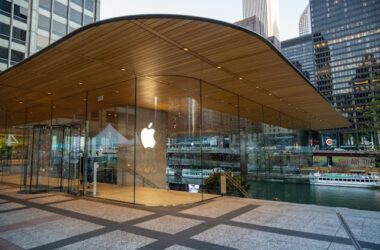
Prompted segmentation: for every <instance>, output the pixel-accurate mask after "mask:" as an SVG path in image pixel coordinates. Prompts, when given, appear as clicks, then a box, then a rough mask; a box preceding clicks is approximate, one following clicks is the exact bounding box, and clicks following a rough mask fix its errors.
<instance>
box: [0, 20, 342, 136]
mask: <svg viewBox="0 0 380 250" xmlns="http://www.w3.org/2000/svg"><path fill="white" fill-rule="evenodd" d="M135 76H137V77H138V78H144V77H148V78H150V79H153V80H154V78H157V77H158V78H160V80H165V78H167V80H168V81H170V79H172V76H185V77H187V78H189V79H201V80H202V81H204V82H206V83H209V84H211V85H213V86H216V87H219V88H221V89H224V90H227V91H229V92H230V93H235V94H237V95H239V96H241V97H244V98H245V99H247V100H252V101H254V102H256V103H258V104H262V105H264V106H266V107H268V108H271V109H274V110H277V111H279V112H281V113H282V114H285V115H287V116H290V117H293V118H296V119H299V120H301V121H303V122H304V124H311V128H312V129H325V128H337V127H347V126H349V123H348V121H347V120H346V119H345V118H343V117H342V116H341V115H340V114H339V113H338V112H337V111H336V110H335V109H334V108H333V107H332V106H331V105H330V104H329V103H328V102H327V101H326V99H325V98H324V97H323V96H322V95H321V94H320V93H319V92H318V91H317V90H316V89H315V88H314V87H313V86H312V85H311V84H310V83H309V82H308V80H307V79H306V78H305V77H304V76H303V75H302V74H301V73H300V72H299V71H298V70H297V69H296V68H295V67H294V66H293V65H291V64H290V63H289V61H287V60H286V59H285V58H284V56H283V55H282V54H281V53H280V52H279V51H278V50H277V49H276V48H274V47H273V46H272V45H271V44H270V43H269V42H268V41H267V40H266V39H264V38H262V37H261V36H259V35H258V34H256V33H253V32H250V31H248V30H245V29H243V28H240V27H237V26H235V25H232V24H228V23H224V22H220V21H216V20H210V19H205V18H197V17H190V16H177V15H143V16H126V17H120V18H114V19H109V20H104V21H101V22H97V23H93V24H91V25H88V26H86V27H83V28H81V29H79V30H77V31H75V32H73V33H71V34H69V35H68V36H66V37H65V38H63V39H61V40H59V41H57V42H56V43H54V44H52V45H50V46H49V47H47V48H45V49H43V50H42V51H40V52H38V53H36V54H35V55H33V56H31V57H29V58H28V59H26V60H25V61H23V62H22V63H19V64H18V65H16V66H14V67H12V68H10V69H8V70H6V71H4V72H3V73H1V74H0V87H1V88H0V108H1V109H2V110H7V111H8V112H11V113H16V112H23V110H25V107H33V106H36V105H44V104H46V105H49V104H50V103H52V102H53V103H54V102H55V101H58V100H60V99H62V98H65V97H69V96H75V95H77V94H79V93H83V92H84V91H86V90H94V89H97V88H99V87H101V86H104V85H112V84H116V83H122V82H127V81H130V80H131V79H134V78H135ZM169 76H170V77H169ZM79 82H83V83H85V84H84V85H83V86H81V88H78V83H79ZM174 84H175V83H174ZM48 92H49V95H48V94H47V93H48ZM50 93H52V94H50ZM247 110H248V109H247ZM247 112H248V111H247ZM273 123H276V122H273ZM305 128H306V127H305ZM309 128H310V127H309Z"/></svg>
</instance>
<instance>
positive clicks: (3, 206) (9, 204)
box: [0, 202, 25, 211]
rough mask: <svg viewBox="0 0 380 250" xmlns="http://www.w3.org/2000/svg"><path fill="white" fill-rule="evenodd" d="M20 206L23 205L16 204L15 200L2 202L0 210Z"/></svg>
mask: <svg viewBox="0 0 380 250" xmlns="http://www.w3.org/2000/svg"><path fill="white" fill-rule="evenodd" d="M21 207H25V206H24V205H21V204H18V203H15V202H9V203H3V204H0V211H5V210H9V209H15V208H21Z"/></svg>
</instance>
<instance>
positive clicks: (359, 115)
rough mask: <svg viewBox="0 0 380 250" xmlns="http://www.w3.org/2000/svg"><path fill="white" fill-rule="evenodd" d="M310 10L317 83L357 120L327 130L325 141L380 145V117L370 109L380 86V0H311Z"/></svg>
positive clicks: (354, 146)
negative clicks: (378, 126) (370, 113)
mask: <svg viewBox="0 0 380 250" xmlns="http://www.w3.org/2000/svg"><path fill="white" fill-rule="evenodd" d="M310 13H311V20H312V22H311V27H312V32H313V43H314V53H315V55H314V63H315V67H316V80H315V82H316V86H317V87H318V89H319V90H320V92H321V93H322V94H323V95H324V96H325V97H326V98H327V99H328V100H329V101H330V102H331V104H332V105H333V106H334V107H335V108H336V109H337V110H339V111H340V112H341V113H342V114H343V115H344V116H345V117H347V118H348V119H349V121H350V122H351V123H352V126H351V127H349V128H345V129H338V130H326V131H322V132H321V146H322V147H323V148H331V147H340V148H347V149H349V148H352V149H358V148H359V149H360V148H362V149H364V148H373V147H378V145H379V139H380V138H379V131H375V130H374V129H373V128H374V126H372V124H374V123H375V122H379V121H376V120H375V119H376V118H375V119H374V118H373V117H371V116H368V109H369V107H370V104H371V102H373V100H374V98H375V96H376V95H377V93H378V88H379V85H380V42H379V40H380V15H379V13H380V1H378V0H325V1H320V0H311V1H310ZM327 139H331V140H327ZM325 141H329V144H331V141H333V145H327V143H325Z"/></svg>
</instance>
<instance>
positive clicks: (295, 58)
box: [281, 34, 315, 84]
mask: <svg viewBox="0 0 380 250" xmlns="http://www.w3.org/2000/svg"><path fill="white" fill-rule="evenodd" d="M281 52H282V53H283V54H284V55H285V56H286V57H287V58H288V60H289V61H290V62H291V63H292V64H293V65H294V66H296V67H297V69H298V70H299V71H301V72H302V74H303V75H304V76H305V77H306V78H307V79H309V80H310V82H311V83H313V84H314V83H315V68H314V62H313V60H314V58H313V37H312V35H311V34H309V35H305V36H300V37H296V38H293V39H289V40H286V41H283V42H281Z"/></svg>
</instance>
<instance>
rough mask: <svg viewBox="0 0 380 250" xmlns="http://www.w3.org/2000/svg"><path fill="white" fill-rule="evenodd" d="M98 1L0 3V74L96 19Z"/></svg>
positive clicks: (20, 0) (9, 0) (17, 0)
mask: <svg viewBox="0 0 380 250" xmlns="http://www.w3.org/2000/svg"><path fill="white" fill-rule="evenodd" d="M99 8H100V0H34V1H32V0H0V71H4V70H5V69H7V68H8V67H10V66H12V65H14V64H16V63H18V62H20V61H22V60H23V59H24V58H26V57H28V56H30V55H32V54H33V53H35V52H37V51H39V50H41V49H42V48H44V47H46V46H48V45H49V44H51V43H53V42H55V41H56V40H58V39H60V38H62V37H63V36H65V35H66V34H68V33H70V32H72V31H73V30H75V29H77V28H79V27H81V26H84V25H87V24H89V23H92V22H94V21H97V20H99Z"/></svg>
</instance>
